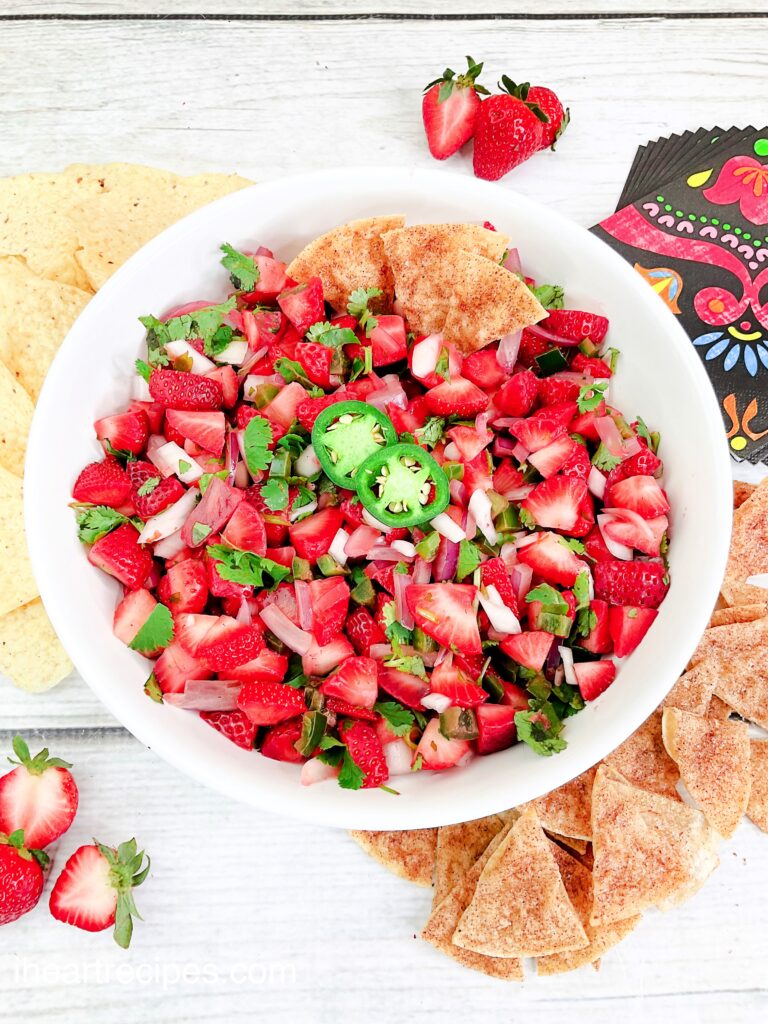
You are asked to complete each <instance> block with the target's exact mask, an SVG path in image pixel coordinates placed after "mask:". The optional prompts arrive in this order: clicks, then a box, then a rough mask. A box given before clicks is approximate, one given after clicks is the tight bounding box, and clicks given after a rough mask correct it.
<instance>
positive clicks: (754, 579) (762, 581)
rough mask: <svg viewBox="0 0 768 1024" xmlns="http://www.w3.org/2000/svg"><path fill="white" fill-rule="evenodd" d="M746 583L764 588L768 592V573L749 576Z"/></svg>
mask: <svg viewBox="0 0 768 1024" xmlns="http://www.w3.org/2000/svg"><path fill="white" fill-rule="evenodd" d="M746 582H747V583H749V584H750V585H751V586H753V587H762V588H763V590H768V572H757V573H755V575H754V576H747V579H746Z"/></svg>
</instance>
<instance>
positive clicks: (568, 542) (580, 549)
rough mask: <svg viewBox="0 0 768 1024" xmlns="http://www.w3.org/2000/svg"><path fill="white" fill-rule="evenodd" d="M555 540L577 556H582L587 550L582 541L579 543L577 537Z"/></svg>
mask: <svg viewBox="0 0 768 1024" xmlns="http://www.w3.org/2000/svg"><path fill="white" fill-rule="evenodd" d="M557 539H558V540H559V541H560V543H561V544H565V546H566V547H567V548H570V549H571V551H575V552H576V554H577V555H583V554H584V552H585V551H586V550H587V549H586V548H585V547H584V543H583V541H580V540H579V539H578V537H558V538H557Z"/></svg>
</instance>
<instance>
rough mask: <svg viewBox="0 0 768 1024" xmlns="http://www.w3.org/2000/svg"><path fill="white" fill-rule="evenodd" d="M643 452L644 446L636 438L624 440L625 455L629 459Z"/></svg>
mask: <svg viewBox="0 0 768 1024" xmlns="http://www.w3.org/2000/svg"><path fill="white" fill-rule="evenodd" d="M642 450H643V446H642V445H641V444H640V442H639V441H638V439H637V438H636V437H634V436H633V437H625V438H624V454H625V455H626V457H627V458H630V456H632V455H637V453H638V452H641V451H642Z"/></svg>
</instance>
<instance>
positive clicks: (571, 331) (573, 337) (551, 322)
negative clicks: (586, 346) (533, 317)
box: [541, 309, 609, 345]
mask: <svg viewBox="0 0 768 1024" xmlns="http://www.w3.org/2000/svg"><path fill="white" fill-rule="evenodd" d="M541 326H542V327H545V328H546V329H547V330H548V331H552V333H553V334H559V335H560V337H561V338H568V340H569V341H583V340H584V339H585V338H589V339H590V340H591V341H593V342H594V343H595V344H596V345H599V344H600V342H602V341H604V340H605V336H606V334H607V333H608V326H609V325H608V319H607V317H604V316H600V315H599V314H597V313H587V312H585V311H583V310H580V309H550V311H549V316H548V317H547V318H546V320H543V321H542V324H541Z"/></svg>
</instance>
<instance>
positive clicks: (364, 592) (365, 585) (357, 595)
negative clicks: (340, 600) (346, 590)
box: [349, 576, 376, 608]
mask: <svg viewBox="0 0 768 1024" xmlns="http://www.w3.org/2000/svg"><path fill="white" fill-rule="evenodd" d="M349 596H350V597H351V598H352V600H353V601H354V602H355V604H364V605H369V606H370V607H371V608H372V607H373V606H374V605H375V604H376V591H375V590H374V589H373V584H372V583H371V581H370V580H369V579H368V577H367V576H364V577H363V578H362V579H361V580H360V581H359V583H357V584H356V585H355V586H354V587H353V588H352V590H351V591H350V594H349Z"/></svg>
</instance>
